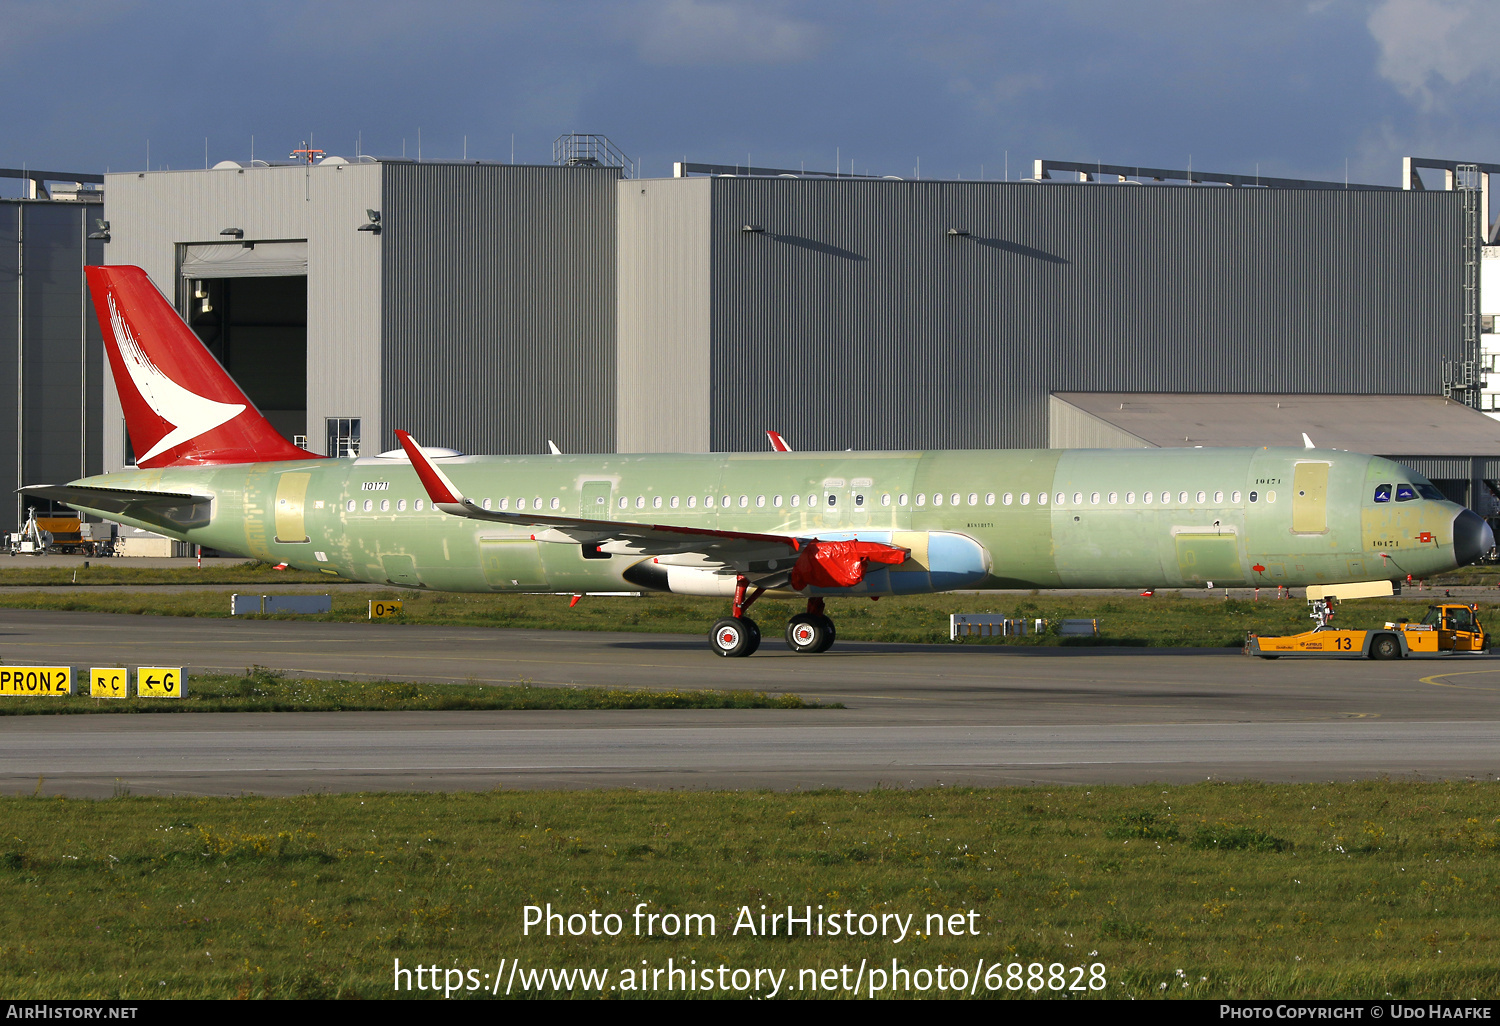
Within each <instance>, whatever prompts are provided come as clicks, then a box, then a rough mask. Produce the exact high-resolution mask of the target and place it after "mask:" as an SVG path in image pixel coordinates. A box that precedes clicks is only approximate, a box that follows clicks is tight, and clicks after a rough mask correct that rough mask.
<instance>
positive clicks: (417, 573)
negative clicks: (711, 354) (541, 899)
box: [74, 449, 1462, 594]
mask: <svg viewBox="0 0 1500 1026" xmlns="http://www.w3.org/2000/svg"><path fill="white" fill-rule="evenodd" d="M438 465H439V466H441V467H442V469H443V471H444V472H445V473H446V474H447V475H448V476H449V477H450V478H451V479H452V481H453V482H454V484H455V485H457V487H458V488H459V489H461V490H462V491H463V493H464V494H465V495H467V496H468V497H469V498H471V499H473V500H474V501H476V502H478V503H481V504H487V505H488V507H489V508H492V509H496V510H506V511H518V510H522V509H523V508H524V510H538V511H540V512H544V513H550V514H554V515H558V514H560V515H567V516H581V517H587V518H591V519H598V520H616V521H632V522H644V523H653V524H673V525H685V526H695V527H703V528H713V529H719V530H733V531H747V532H757V533H763V534H775V535H791V536H795V537H798V538H802V539H810V538H821V539H825V540H828V539H838V538H848V537H853V536H858V537H861V538H867V539H871V540H881V541H885V542H887V543H888V544H893V545H897V546H899V547H902V548H908V549H911V550H912V554H911V558H910V559H909V560H908V562H907V563H906V564H903V565H902V566H900V567H895V568H892V569H890V570H889V571H887V570H885V569H875V570H872V571H871V573H870V574H869V576H868V577H867V579H866V581H865V582H864V583H863V584H861V585H859V586H857V587H856V588H854V589H841V590H838V591H832V592H828V593H829V594H869V593H890V592H913V591H935V590H945V589H947V588H952V587H963V588H1057V587H1069V588H1118V587H1130V588H1149V587H1202V586H1205V585H1207V583H1208V582H1209V581H1212V582H1213V583H1214V585H1217V586H1251V585H1255V586H1275V585H1307V584H1316V583H1329V584H1333V583H1341V582H1350V581H1369V580H1381V579H1399V578H1404V577H1406V576H1407V575H1408V574H1410V575H1413V576H1418V577H1421V576H1425V575H1427V574H1431V573H1435V572H1439V571H1442V570H1446V569H1449V568H1452V567H1454V566H1456V565H1458V560H1457V559H1456V558H1455V554H1454V521H1455V517H1456V516H1457V515H1458V514H1459V513H1460V512H1462V507H1461V506H1458V505H1457V504H1455V503H1452V502H1448V501H1440V500H1436V499H1434V498H1430V497H1418V498H1414V499H1410V500H1408V501H1403V502H1396V501H1387V502H1384V503H1376V502H1375V501H1374V495H1375V491H1376V488H1377V486H1378V485H1380V484H1393V483H1401V482H1406V483H1416V484H1419V485H1425V486H1426V488H1425V489H1423V490H1424V491H1426V494H1427V495H1428V496H1432V495H1435V494H1436V493H1435V490H1429V489H1431V486H1430V485H1429V484H1427V482H1425V481H1423V480H1422V479H1421V478H1420V477H1418V476H1417V475H1415V474H1413V472H1411V471H1410V470H1408V469H1406V468H1404V467H1401V466H1400V465H1398V464H1395V463H1392V462H1391V461H1389V460H1384V459H1380V458H1378V457H1370V456H1363V455H1359V454H1356V453H1348V452H1341V451H1330V450H1317V449H1126V450H950V451H941V452H845V453H803V452H793V453H779V452H768V453H734V454H702V455H694V454H662V455H629V454H619V455H600V456H581V455H557V456H460V457H453V458H446V459H440V460H438ZM74 483H75V484H79V485H99V486H105V487H115V488H129V489H139V490H152V491H173V492H192V493H195V494H200V495H204V496H211V497H212V505H211V514H210V516H209V519H208V521H207V523H203V524H200V525H195V526H186V527H184V526H182V525H181V524H177V523H173V522H171V521H167V520H155V519H153V520H149V521H148V520H133V519H130V518H125V517H119V516H117V515H113V514H102V515H105V516H108V517H109V519H114V520H122V521H124V522H127V523H131V524H134V525H136V526H140V527H143V528H146V529H148V530H153V531H159V532H162V533H166V534H169V535H171V536H173V537H176V538H180V539H184V540H186V541H189V542H196V543H200V544H202V545H204V546H206V547H211V548H215V549H219V550H222V551H225V552H231V553H236V554H241V555H244V556H247V557H255V558H258V559H263V560H267V561H270V562H285V563H288V564H290V565H292V566H295V567H298V568H300V569H307V570H322V571H326V572H329V573H333V574H337V575H338V576H340V577H343V578H347V579H352V580H358V581H371V582H390V583H392V584H397V585H404V586H413V587H427V588H434V589H438V590H446V591H571V592H584V591H623V590H639V588H640V587H643V586H644V587H669V588H670V590H673V591H686V592H691V593H697V594H727V593H728V590H729V589H730V588H732V585H733V577H732V576H730V577H728V578H725V577H723V576H715V575H714V574H713V573H711V572H710V571H706V570H693V569H691V568H686V569H682V570H674V571H673V572H674V574H675V576H673V577H672V578H671V580H670V582H668V581H667V580H666V575H665V573H663V571H662V570H661V569H659V568H656V569H653V567H655V566H656V564H655V562H654V561H653V560H652V559H650V558H649V557H647V558H643V557H641V556H627V555H615V556H612V557H608V558H597V555H596V556H595V558H588V554H587V553H586V552H585V547H584V546H582V545H579V544H572V543H567V544H565V543H558V542H548V541H537V540H533V538H532V535H533V534H541V533H543V530H544V529H542V528H516V527H510V526H507V525H501V524H495V523H489V522H482V521H476V520H471V519H464V518H461V517H457V516H451V515H449V514H447V513H444V512H441V511H438V510H434V509H433V508H432V505H431V503H430V501H427V496H426V494H425V493H424V491H423V489H422V485H421V483H420V482H419V481H418V479H417V475H416V474H415V472H414V471H413V469H412V467H411V465H410V463H409V462H407V461H406V460H405V459H404V458H396V459H392V458H385V457H365V458H360V459H328V460H306V461H297V462H285V463H257V464H240V465H231V466H222V467H209V468H199V467H182V468H169V469H163V470H137V471H126V472H123V473H116V474H110V475H106V476H102V477H96V478H90V479H86V480H84V481H79V482H74ZM1148 494H1149V498H1150V501H1149V502H1147V501H1146V497H1147V495H1148ZM1023 496H1024V497H1025V499H1024V501H1023V498H1022V497H1023ZM1039 496H1042V497H1044V498H1042V499H1039ZM419 506H420V508H419ZM662 562H666V560H663V561H662ZM633 567H635V568H637V569H635V570H632V568H633ZM627 572H629V573H630V576H626V575H627Z"/></svg>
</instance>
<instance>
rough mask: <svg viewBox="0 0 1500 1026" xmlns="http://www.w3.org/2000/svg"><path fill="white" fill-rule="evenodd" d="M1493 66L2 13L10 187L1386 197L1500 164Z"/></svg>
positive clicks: (888, 13)
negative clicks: (385, 184) (307, 157)
mask: <svg viewBox="0 0 1500 1026" xmlns="http://www.w3.org/2000/svg"><path fill="white" fill-rule="evenodd" d="M1496 39H1500V4H1496V3H1494V2H1492V0H1315V2H1309V0H1302V2H1290V0H1257V2H1255V3H1249V4H1247V3H1243V2H1220V0H1131V2H1127V3H1106V2H1103V0H1093V2H1082V0H1046V2H1031V0H1015V2H1008V3H996V2H990V3H980V2H974V0H925V2H922V3H916V2H912V0H903V2H885V0H864V2H859V0H818V2H803V0H759V2H748V0H612V2H605V0H557V2H540V0H483V2H480V0H451V2H442V0H426V2H423V3H420V4H418V3H413V2H406V0H360V2H350V0H323V2H318V3H305V2H293V0H260V2H257V0H238V2H235V3H220V2H216V0H198V2H193V3H186V2H173V0H150V2H146V0H39V2H21V0H0V92H3V95H4V96H6V97H7V102H6V103H5V107H4V113H3V115H0V127H3V130H0V166H4V167H21V166H23V165H24V166H26V167H31V168H46V169H49V170H71V171H94V172H102V171H105V170H106V169H109V170H115V171H122V170H141V169H144V168H146V167H147V166H148V163H147V162H148V159H149V162H150V163H149V166H150V167H152V168H194V167H202V166H203V165H204V162H205V159H206V160H207V161H208V163H210V164H212V163H215V162H217V161H219V160H224V159H233V160H247V159H249V157H250V155H251V146H252V138H253V145H254V150H255V152H254V155H255V156H256V157H257V158H259V159H270V160H281V159H285V158H286V157H287V156H288V155H289V154H290V152H291V151H292V150H293V149H295V148H297V147H299V146H300V145H301V144H302V143H303V141H304V140H309V139H310V140H311V142H312V145H314V146H315V147H318V148H321V149H324V150H326V151H328V152H329V153H333V154H338V155H340V156H345V157H349V156H352V155H353V154H354V152H355V150H356V148H358V149H359V150H360V151H362V152H364V153H371V154H375V155H379V156H399V155H402V154H403V152H404V153H405V155H407V156H410V157H415V156H418V153H419V146H420V155H421V156H422V157H424V158H425V159H461V158H463V157H464V156H465V155H467V157H468V158H469V159H476V160H496V161H509V160H511V159H512V153H514V159H515V160H516V161H518V162H521V163H547V162H550V161H551V159H552V143H553V140H554V139H555V138H556V137H557V136H559V135H561V134H563V133H566V132H598V133H602V134H604V135H607V136H608V137H609V138H610V139H611V140H612V141H613V142H614V143H615V145H616V146H617V147H619V149H621V150H623V151H624V152H625V153H626V154H628V155H629V156H630V157H631V158H632V159H633V160H634V161H636V162H638V164H639V167H640V172H641V174H642V175H644V176H646V177H657V176H664V175H669V174H671V164H672V162H673V161H675V160H684V159H686V160H691V161H700V162H706V163H724V164H735V163H745V162H751V163H754V164H755V165H759V166H774V167H787V168H801V167H805V168H808V169H820V170H831V169H833V168H834V167H835V165H836V163H837V166H839V167H841V168H843V169H844V170H849V169H850V168H851V167H852V169H853V170H855V171H856V172H858V173H861V174H864V173H869V174H878V175H899V176H903V177H907V176H912V175H915V174H917V173H918V166H919V163H920V174H921V177H924V178H958V177H962V178H966V179H967V178H979V177H984V178H1000V177H1002V175H1007V174H1008V176H1009V177H1010V178H1018V177H1024V176H1025V175H1028V174H1030V167H1031V163H1030V162H1031V161H1032V160H1033V159H1035V158H1038V157H1043V158H1050V159H1056V160H1082V161H1103V162H1105V163H1119V164H1130V165H1147V166H1157V167H1168V168H1184V167H1188V166H1191V167H1193V168H1195V169H1198V170H1203V171H1219V172H1233V173H1243V174H1254V173H1256V172H1259V173H1261V174H1264V175H1275V176H1284V177H1298V178H1318V179H1327V180H1333V181H1339V180H1343V179H1344V177H1345V175H1346V173H1347V175H1348V177H1349V179H1350V180H1352V181H1356V182H1369V183H1376V184H1386V185H1396V184H1399V177H1400V169H1401V158H1402V157H1403V156H1408V155H1412V156H1429V157H1441V158H1450V159H1458V160H1479V161H1500V119H1497V118H1495V116H1494V100H1495V97H1496V94H1497V88H1500V62H1497V61H1495V60H1493V59H1491V58H1490V53H1489V51H1490V50H1491V49H1492V48H1493V46H1494V40H1496ZM205 140H206V146H205ZM419 140H420V142H419ZM205 149H206V157H205ZM0 189H3V190H7V191H4V192H3V194H6V195H14V194H15V192H14V191H12V190H11V186H10V185H5V184H0Z"/></svg>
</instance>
